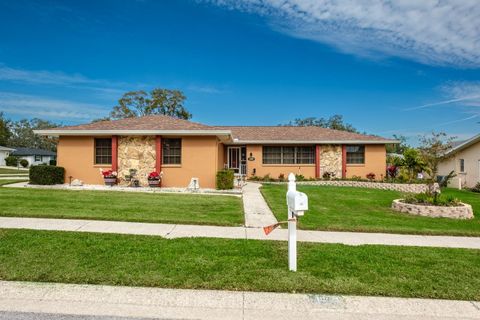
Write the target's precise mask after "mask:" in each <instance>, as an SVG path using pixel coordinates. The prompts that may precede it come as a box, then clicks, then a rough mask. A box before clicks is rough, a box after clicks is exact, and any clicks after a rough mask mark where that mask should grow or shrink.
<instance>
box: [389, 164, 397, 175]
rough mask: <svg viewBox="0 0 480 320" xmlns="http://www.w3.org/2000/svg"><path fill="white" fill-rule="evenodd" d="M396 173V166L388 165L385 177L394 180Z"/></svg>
mask: <svg viewBox="0 0 480 320" xmlns="http://www.w3.org/2000/svg"><path fill="white" fill-rule="evenodd" d="M397 173H398V167H397V166H396V165H390V166H388V167H387V175H388V176H389V177H390V178H395V177H396V176H397Z"/></svg>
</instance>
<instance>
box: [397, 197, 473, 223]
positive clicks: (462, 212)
mask: <svg viewBox="0 0 480 320" xmlns="http://www.w3.org/2000/svg"><path fill="white" fill-rule="evenodd" d="M392 209H393V210H395V211H400V212H404V213H408V214H413V215H419V216H424V217H433V218H453V219H472V218H473V210H472V206H471V205H469V204H466V203H462V205H461V206H458V207H440V206H425V205H418V204H411V203H405V202H402V201H401V200H400V199H397V200H393V203H392Z"/></svg>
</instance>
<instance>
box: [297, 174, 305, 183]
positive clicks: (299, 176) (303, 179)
mask: <svg viewBox="0 0 480 320" xmlns="http://www.w3.org/2000/svg"><path fill="white" fill-rule="evenodd" d="M295 180H296V181H305V176H304V175H303V174H296V175H295Z"/></svg>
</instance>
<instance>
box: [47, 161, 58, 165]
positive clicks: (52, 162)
mask: <svg viewBox="0 0 480 320" xmlns="http://www.w3.org/2000/svg"><path fill="white" fill-rule="evenodd" d="M49 164H50V165H51V166H56V165H57V160H50V161H49Z"/></svg>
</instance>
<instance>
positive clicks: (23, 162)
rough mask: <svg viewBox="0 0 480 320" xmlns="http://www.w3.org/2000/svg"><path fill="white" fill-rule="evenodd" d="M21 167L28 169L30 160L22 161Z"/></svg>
mask: <svg viewBox="0 0 480 320" xmlns="http://www.w3.org/2000/svg"><path fill="white" fill-rule="evenodd" d="M20 165H21V166H22V167H24V168H26V167H28V160H26V159H21V160H20Z"/></svg>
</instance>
